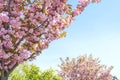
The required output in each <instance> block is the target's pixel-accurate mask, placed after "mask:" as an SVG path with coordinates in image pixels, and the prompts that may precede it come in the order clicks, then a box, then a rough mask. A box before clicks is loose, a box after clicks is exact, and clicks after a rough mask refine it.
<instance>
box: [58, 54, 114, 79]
mask: <svg viewBox="0 0 120 80" xmlns="http://www.w3.org/2000/svg"><path fill="white" fill-rule="evenodd" d="M61 61H62V63H61V65H60V69H61V71H60V72H59V75H60V76H61V77H62V78H63V79H64V80H112V75H111V74H110V72H111V69H112V67H109V68H107V67H106V66H105V65H101V64H100V61H99V60H98V59H93V57H92V56H91V55H90V56H89V57H87V56H86V55H84V56H79V57H78V58H76V59H75V58H73V59H72V60H70V59H69V58H66V60H63V59H61Z"/></svg>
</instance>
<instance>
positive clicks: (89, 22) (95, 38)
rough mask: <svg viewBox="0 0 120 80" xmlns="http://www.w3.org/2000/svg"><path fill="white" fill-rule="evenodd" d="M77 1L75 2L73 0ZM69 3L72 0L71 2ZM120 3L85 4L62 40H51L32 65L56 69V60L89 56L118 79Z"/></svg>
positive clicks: (119, 1)
mask: <svg viewBox="0 0 120 80" xmlns="http://www.w3.org/2000/svg"><path fill="white" fill-rule="evenodd" d="M76 1H77V0H76ZM71 2H72V3H73V4H76V3H75V0H71ZM119 3H120V0H115V1H113V0H102V2H101V3H99V4H91V5H89V6H88V7H87V8H86V9H85V10H84V12H83V13H82V14H81V15H80V16H78V17H76V20H75V21H74V22H73V23H72V24H71V25H70V27H69V28H68V29H66V31H67V32H68V34H67V36H66V37H65V38H62V39H59V40H56V41H53V42H52V43H51V44H50V46H49V48H48V49H46V50H44V51H43V52H42V54H41V55H40V56H38V57H37V59H36V60H34V61H33V62H32V63H34V64H36V65H37V66H39V67H40V68H41V69H47V68H50V67H52V68H54V69H59V68H58V64H60V60H59V58H60V57H62V58H66V57H70V58H73V57H77V56H80V55H83V54H88V55H89V54H92V55H93V57H94V58H98V57H99V59H100V60H101V64H106V65H107V66H111V65H112V66H114V69H113V70H112V74H113V75H117V77H119V78H120V4H119Z"/></svg>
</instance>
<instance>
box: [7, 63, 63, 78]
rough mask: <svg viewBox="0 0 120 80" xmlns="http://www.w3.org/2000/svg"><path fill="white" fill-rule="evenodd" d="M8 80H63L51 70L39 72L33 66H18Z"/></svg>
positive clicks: (37, 68)
mask: <svg viewBox="0 0 120 80" xmlns="http://www.w3.org/2000/svg"><path fill="white" fill-rule="evenodd" d="M9 80H63V79H62V78H61V77H60V76H58V75H57V73H56V71H54V70H53V69H51V68H50V69H47V70H45V71H43V72H42V71H41V70H40V69H39V67H37V66H35V65H33V64H26V63H24V64H21V65H19V66H18V67H17V68H16V69H15V70H14V71H13V72H12V73H11V74H10V76H9Z"/></svg>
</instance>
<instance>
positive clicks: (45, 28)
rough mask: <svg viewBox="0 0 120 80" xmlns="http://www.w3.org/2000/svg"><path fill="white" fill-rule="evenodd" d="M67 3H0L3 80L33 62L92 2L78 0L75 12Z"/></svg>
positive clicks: (50, 0)
mask: <svg viewBox="0 0 120 80" xmlns="http://www.w3.org/2000/svg"><path fill="white" fill-rule="evenodd" d="M67 1H68V0H0V80H7V79H8V76H9V74H10V73H11V72H12V71H13V70H14V68H15V67H16V66H18V65H19V64H20V63H23V62H24V61H27V60H33V59H34V58H35V57H36V56H38V55H39V54H40V53H41V51H42V50H44V49H46V48H47V47H48V45H49V43H50V42H52V41H53V40H56V39H59V38H61V37H63V36H64V35H65V34H66V33H65V32H64V31H63V30H64V29H65V28H67V27H68V26H69V25H70V23H71V22H72V21H73V20H74V17H75V16H77V15H78V14H80V13H81V12H82V11H83V9H84V8H85V7H86V6H87V5H88V4H89V3H91V2H99V0H79V3H78V5H77V7H76V8H75V9H72V6H71V5H70V4H68V3H67Z"/></svg>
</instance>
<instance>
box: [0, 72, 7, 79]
mask: <svg viewBox="0 0 120 80" xmlns="http://www.w3.org/2000/svg"><path fill="white" fill-rule="evenodd" d="M8 77H9V74H8V73H6V72H5V73H4V74H1V77H0V80H8Z"/></svg>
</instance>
